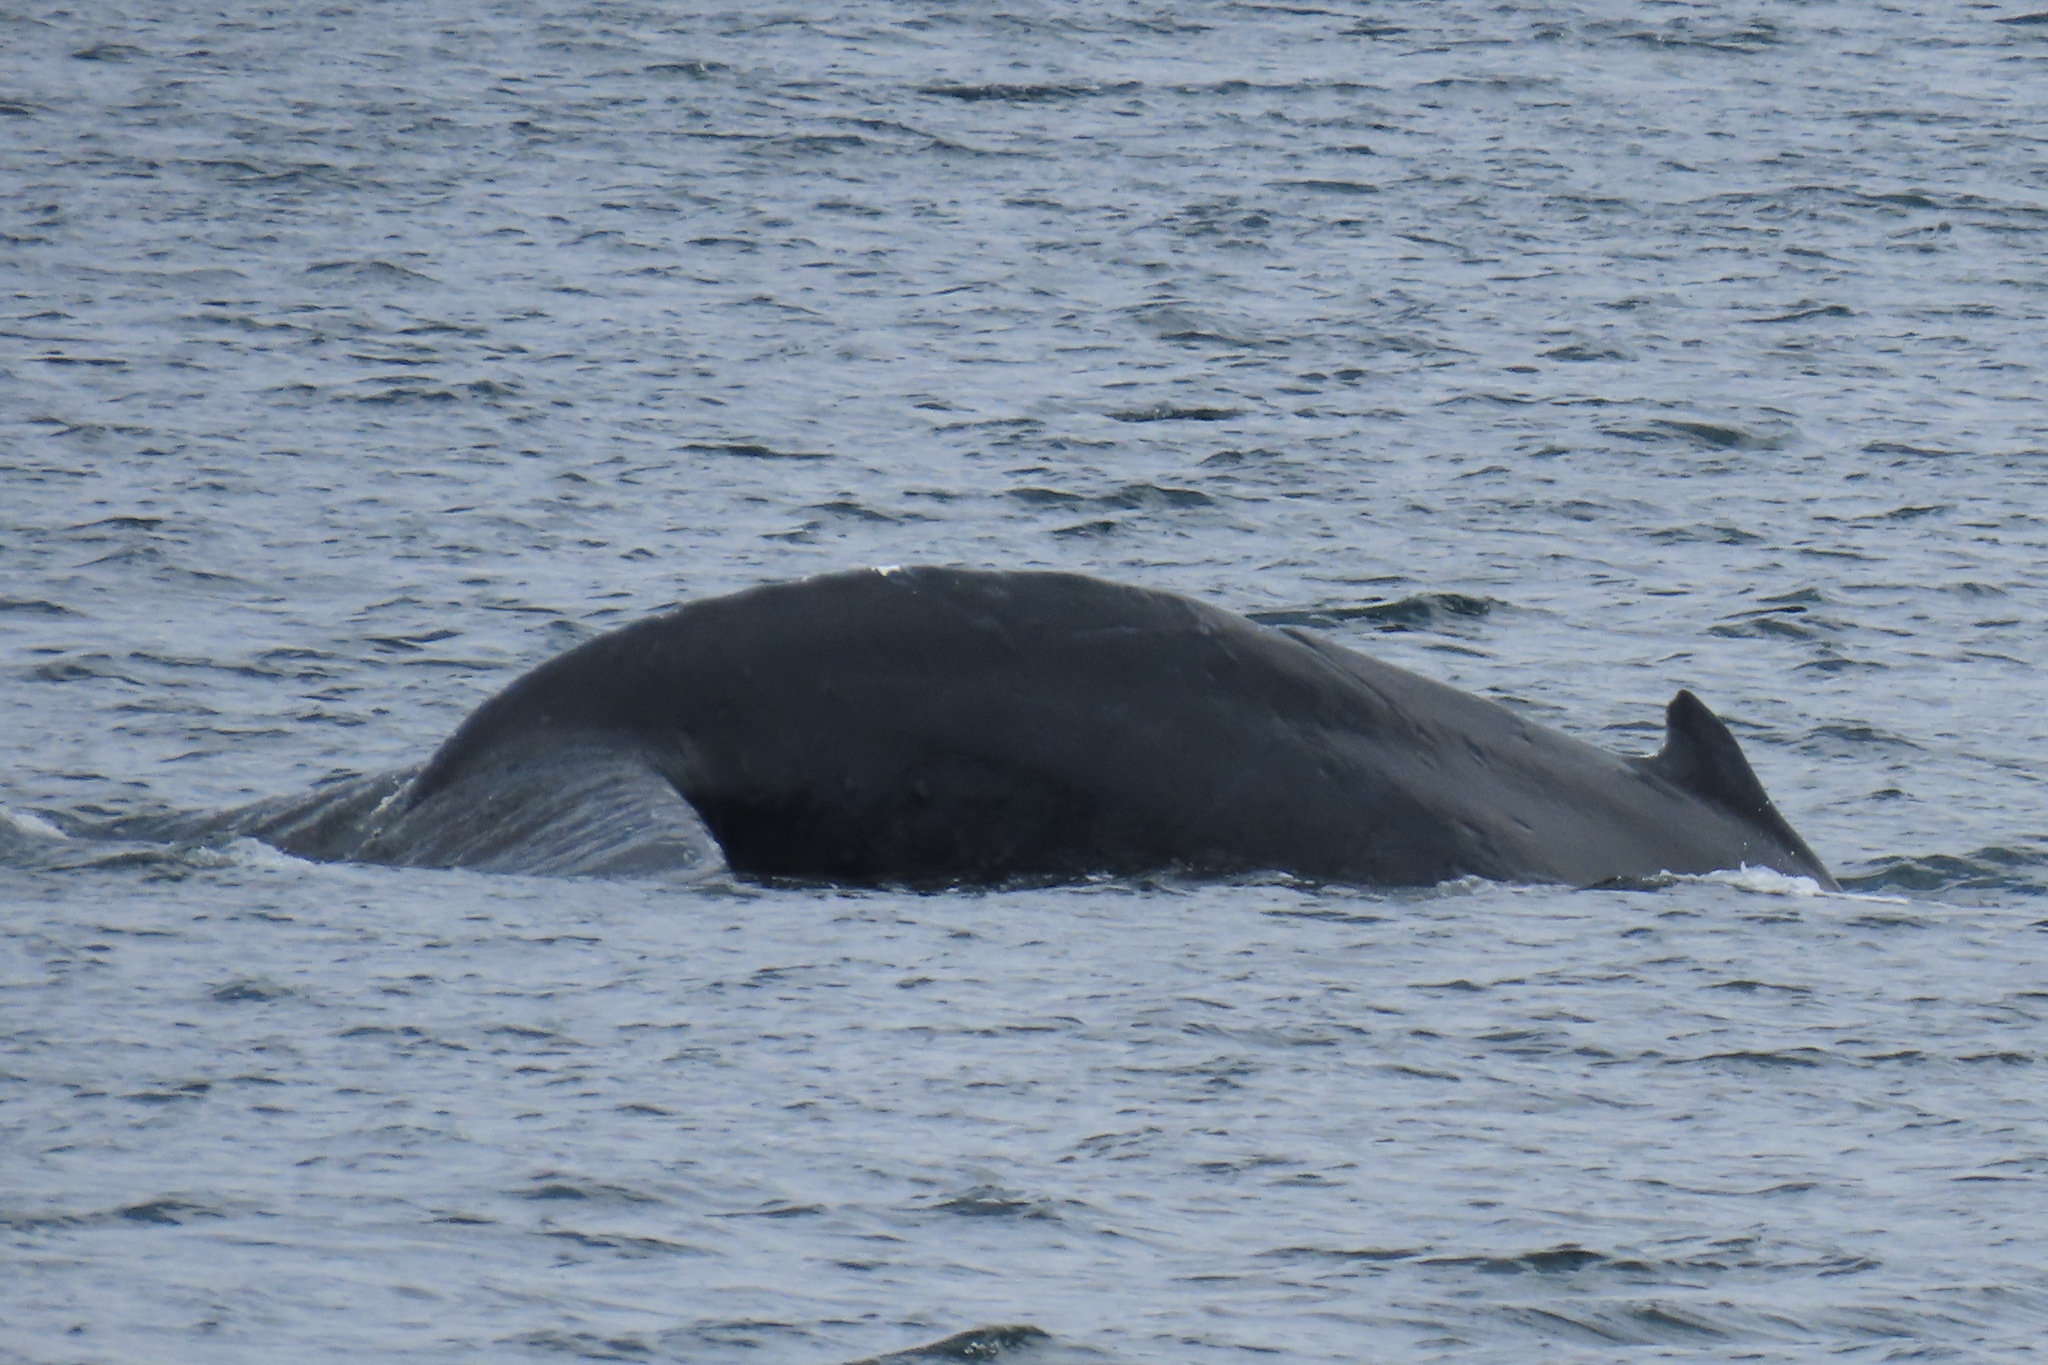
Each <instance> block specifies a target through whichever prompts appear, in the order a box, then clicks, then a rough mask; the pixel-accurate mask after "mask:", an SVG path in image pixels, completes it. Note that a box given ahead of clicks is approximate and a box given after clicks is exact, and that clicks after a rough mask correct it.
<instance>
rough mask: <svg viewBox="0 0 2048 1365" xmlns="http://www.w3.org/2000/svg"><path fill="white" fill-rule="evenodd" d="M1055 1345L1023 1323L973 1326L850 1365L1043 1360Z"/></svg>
mask: <svg viewBox="0 0 2048 1365" xmlns="http://www.w3.org/2000/svg"><path fill="white" fill-rule="evenodd" d="M1052 1345H1053V1336H1052V1334H1051V1333H1050V1332H1046V1331H1044V1330H1042V1329H1040V1328H1037V1327H1031V1326H1028V1325H1023V1324H1017V1325H1009V1324H1005V1325H1000V1326H994V1327H972V1328H969V1329H968V1330H967V1331H965V1332H955V1333H954V1334H953V1335H952V1336H950V1337H946V1338H944V1339H943V1340H940V1341H934V1342H931V1343H929V1344H927V1345H924V1346H913V1347H911V1348H910V1349H909V1350H907V1351H891V1352H889V1353H888V1354H887V1355H879V1356H863V1357H862V1358H861V1359H859V1360H856V1361H852V1362H850V1363H849V1365H941V1362H944V1361H951V1360H959V1361H979V1360H1003V1359H1007V1358H1009V1357H1012V1356H1015V1355H1019V1354H1023V1353H1026V1352H1028V1353H1030V1354H1031V1355H1032V1356H1035V1357H1039V1358H1043V1353H1044V1352H1045V1350H1046V1349H1047V1348H1049V1347H1051V1346H1052ZM1086 1354H1087V1355H1088V1356H1090V1357H1094V1356H1096V1354H1097V1353H1096V1352H1093V1351H1089V1352H1087V1353H1086Z"/></svg>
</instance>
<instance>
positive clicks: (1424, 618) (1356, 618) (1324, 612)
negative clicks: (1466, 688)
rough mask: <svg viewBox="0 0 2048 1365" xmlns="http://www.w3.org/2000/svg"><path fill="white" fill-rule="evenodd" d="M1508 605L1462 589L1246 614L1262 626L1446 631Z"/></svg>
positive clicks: (1482, 617) (1489, 614)
mask: <svg viewBox="0 0 2048 1365" xmlns="http://www.w3.org/2000/svg"><path fill="white" fill-rule="evenodd" d="M1506 605H1508V604H1507V603H1505V602H1500V601H1496V600H1495V599H1493V598H1490V597H1471V596H1468V595H1466V594H1464V593H1458V592H1422V593H1416V594H1414V595H1413V596H1410V597H1399V598H1395V599H1393V600H1392V601H1387V602H1366V603H1363V604H1360V605H1356V606H1337V607H1300V608H1283V609H1281V610H1277V611H1254V612H1247V613H1246V615H1247V616H1249V617H1250V618H1251V619H1252V620H1254V621H1257V622H1258V623H1259V624H1260V625H1262V626H1308V627H1311V628H1313V629H1317V630H1330V629H1333V628H1335V627H1338V626H1347V625H1352V624H1356V623H1361V622H1362V623H1364V624H1365V625H1368V626H1370V627H1372V628H1373V629H1374V630H1381V631H1401V630H1431V631H1443V630H1446V629H1448V628H1455V627H1457V626H1460V625H1462V624H1464V623H1466V622H1471V621H1481V620H1484V619H1485V618H1486V617H1488V616H1491V615H1492V614H1493V612H1494V610H1495V609H1496V608H1498V607H1504V606H1506Z"/></svg>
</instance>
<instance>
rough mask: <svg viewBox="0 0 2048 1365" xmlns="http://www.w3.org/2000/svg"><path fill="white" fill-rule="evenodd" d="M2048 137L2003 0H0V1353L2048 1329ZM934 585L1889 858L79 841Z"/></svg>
mask: <svg viewBox="0 0 2048 1365" xmlns="http://www.w3.org/2000/svg"><path fill="white" fill-rule="evenodd" d="M2044 92H2048V15H2044V14H2036V13H2031V12H2029V11H2028V10H2027V9H2026V8H2025V6H2024V4H2021V5H2019V6H2010V5H1999V4H1975V3H1965V4H1943V5H1933V4H1930V5H1917V6H1916V5H1912V4H1893V5H1882V6H1879V5H1864V4H1849V3H1827V2H1826V0H1813V2H1812V3H1799V4H1777V5H1763V4H1743V3H1733V2H1732V0H1731V2H1728V3H1721V2H1719V0H1700V2H1699V3H1642V4H1621V3H1600V2H1599V0H1576V2H1573V0H1557V2H1556V3H1506V4H1499V3H1488V4H1478V3H1461V2H1460V0H1446V2H1445V3H1427V4H1425V3H1366V2H1364V0H1327V2H1317V0H1300V2H1299V3H1286V4H1278V3H1276V4H1249V3H1221V2H1220V0H1209V2H1202V0H1197V2H1195V3H1184V4H1175V5H1164V4H1156V3H1151V4H1147V3H1119V2H1118V0H1107V2H1106V3H1098V4H1091V5H1079V4H1050V3H1028V2H1026V3H1016V4H1010V5H1005V6H979V5H961V4H949V3H941V2H940V0H923V3H879V2H876V3H854V4H843V5H831V4H808V3H789V4H762V5H758V6H743V7H733V8H729V9H725V10H719V11H712V10H709V9H694V8H688V7H671V6H660V5H655V4H650V3H641V2H640V0H619V2H618V3H589V4H562V3H545V2H544V0H533V2H532V3H525V2H523V0H500V2H499V3H476V4H468V5H459V6H391V5H367V4H351V3H348V2H347V0H339V2H337V3H333V4H328V5H325V6H313V5H304V6H271V7H257V6H201V5H193V4H189V3H185V2H184V0H167V2H166V3H158V4H151V5H147V6H144V5H139V4H130V5H125V6H124V5H120V4H92V5H76V6H69V7H64V6H59V5H56V4H51V3H42V4H31V5H25V6H16V7H13V8H10V9H8V10H7V11H5V12H4V13H0V804H4V806H5V808H6V811H7V814H6V815H5V817H4V818H0V1361H4V1362H8V1363H9V1365H13V1362H37V1363H38V1365H42V1363H44V1362H67V1363H68V1362H85V1361H92V1362H100V1361H142V1360H147V1361H151V1362H166V1361H191V1362H202V1361H203V1362H222V1361H251V1362H255V1361H264V1362H269V1361H275V1360H281V1359H282V1360H295V1361H296V1360H328V1359H342V1358H349V1359H373V1360H403V1361H450V1362H455V1361H462V1362H470V1361H491V1362H499V1361H504V1362H519V1361H546V1360H574V1359H604V1360H627V1361H685V1362H698V1361H702V1362H737V1361H750V1362H763V1363H764V1365H765V1363H768V1362H774V1363H777V1365H779V1363H780V1362H789V1363H790V1365H811V1363H815V1365H836V1363H837V1362H844V1361H850V1360H855V1359H864V1358H872V1357H878V1356H884V1355H889V1354H891V1353H898V1352H910V1353H911V1354H909V1355H905V1356H900V1357H898V1358H899V1359H901V1360H905V1361H908V1360H921V1361H934V1360H942V1359H956V1360H957V1359H992V1358H1001V1359H1005V1360H1016V1361H1039V1362H1051V1361H1058V1360H1085V1361H1106V1362H1153V1361H1159V1362H1167V1361H1172V1362H1186V1361H1196V1362H1202V1361H1218V1362H1221V1361H1238V1360H1248V1359H1253V1358H1257V1359H1260V1360H1278V1361H1289V1362H1291V1361H1300V1362H1309V1361H1375V1362H1379V1361H1457V1362H1481V1361H1484V1362H1503V1363H1505V1362H1525V1361H1530V1360H1545V1361H1559V1362H1564V1361H1572V1362H1580V1361H1586V1362H1591V1361H1635V1360H1651V1359H1655V1360H1752V1361H1809V1360H1829V1361H1893V1360H1909V1359H1910V1360H1944V1361H2011V1360H2016V1359H2027V1358H2033V1356H2034V1355H2036V1354H2038V1352H2039V1349H2040V1348H2039V1343H2040V1341H2041V1340H2043V1339H2044V1336H2048V1231H2044V1229H2048V1198H2044V1194H2048V1088H2044V1084H2043V1081H2044V1076H2048V1070H2044V1068H2048V811H2044V806H2048V719H2044V707H2043V704H2042V703H2043V698H2044V695H2048V693H2044V690H2043V687H2042V684H2041V681H2040V679H2041V675H2042V672H2043V668H2044V666H2048V405H2044V400H2048V350H2044V342H2043V336H2044V334H2048V325H2044V324H2048V93H2044ZM892 563H959V564H971V565H983V566H991V567H1056V568H1063V569H1073V570H1081V571H1086V572H1091V573H1096V574H1100V575H1103V576H1106V577H1110V578H1114V579H1118V580H1121V581H1127V582H1134V583H1140V584H1144V585H1147V586H1155V587H1162V588H1168V589H1172V590H1175V591H1180V592H1185V593H1189V594H1192V595H1195V596H1199V597H1201V598H1203V599H1205V600H1209V601H1213V602H1216V603H1219V604H1221V605H1224V606H1227V607H1231V608H1233V609H1236V610H1240V611H1247V612H1254V613H1261V614H1265V615H1266V616H1267V617H1268V619H1284V620H1290V621H1299V622H1305V623H1308V624H1310V625H1312V626H1314V627H1316V628H1319V629H1324V630H1327V631H1329V632H1331V633H1332V635H1333V636H1334V637H1335V638H1337V639H1340V640H1341V641H1343V642H1344V643H1346V644H1349V645H1352V646H1354V647H1357V648H1361V649H1365V650H1367V651H1369V652H1371V653H1374V654H1376V655H1378V656H1380V657H1382V658H1386V659H1388V660H1390V661H1392V662H1395V663H1398V664H1401V665H1403V666H1406V667H1410V668H1413V669H1416V670H1418V671H1421V672H1424V673H1427V674H1429V675H1431V676H1434V677H1438V678H1442V679H1444V680H1446V681H1449V682H1452V683H1455V684H1457V685H1459V686H1461V687H1465V688H1468V689H1471V690H1474V691H1477V692H1481V693H1483V694H1486V695H1489V696H1493V697H1495V698H1497V699H1499V700H1501V701H1503V702H1505V703H1507V704H1509V705H1512V706H1515V707H1517V708H1520V709H1523V710H1525V711H1526V712H1527V713H1529V714H1531V715H1533V716H1535V717H1536V718H1538V719H1540V720H1542V721H1544V722H1545V723H1548V724H1552V725H1556V726H1559V727H1562V728H1564V729H1566V730H1569V731H1571V732H1572V733H1575V734H1578V735H1581V736H1583V737H1585V738H1587V739H1590V740H1592V741H1594V742H1596V743H1601V744H1604V745H1607V746H1609V747H1612V748H1615V749H1618V750H1623V751H1633V752H1640V751H1644V750H1647V749H1649V748H1653V747H1654V746H1655V744H1656V741H1657V737H1658V729H1659V726H1660V722H1661V715H1660V708H1661V706H1662V704H1663V702H1664V701H1665V700H1666V699H1667V698H1668V697H1669V696H1670V695H1671V693H1672V692H1673V691H1674V690H1676V689H1677V688H1678V687H1681V686H1684V687H1690V688H1693V689H1694V690H1695V691H1697V692H1698V693H1699V694H1700V695H1701V696H1702V697H1703V698H1705V699H1706V700H1707V702H1708V703H1709V704H1710V705H1712V706H1713V707H1714V708H1715V709H1716V710H1717V711H1719V712H1720V713H1721V714H1723V715H1724V716H1725V717H1727V718H1728V720H1729V721H1730V723H1731V725H1732V726H1733V727H1734V728H1735V730H1736V733H1737V734H1738V735H1739V737H1740V738H1741V740H1742V742H1743V743H1744V745H1745V747H1746V748H1747V750H1748V752H1749V754H1750V757H1751V759H1752V762H1753V763H1754V765H1755V766H1756V768H1757V769H1758V771H1759V773H1760V775H1761V776H1762V777H1763V780H1764V782H1765V784H1766V785H1767V786H1768V787H1769V788H1770V790H1771V792H1772V794H1773V796H1774V797H1775V798H1776V800H1777V802H1778V805H1779V806H1780V808H1781V809H1783V810H1784V812H1785V813H1786V815H1787V816H1788V818H1789V819H1790V820H1791V822H1792V823H1793V825H1794V826H1795V827H1797V828H1798V829H1799V830H1800V831H1801V833H1803V834H1804V835H1805V836H1806V838H1807V840H1808V841H1809V842H1810V843H1811V844H1812V845H1813V846H1814V847H1815V849H1816V850H1817V851H1819V852H1820V854H1821V855H1822V856H1823V857H1824V858H1826V859H1827V860H1829V862H1830V864H1831V865H1832V866H1833V867H1834V868H1835V870H1836V871H1837V873H1838V874H1839V875H1840V876H1841V877H1842V879H1843V880H1844V883H1845V885H1846V886H1847V887H1848V888H1849V891H1848V894H1847V895H1844V896H1839V897H1837V896H1826V895H1814V894H1808V893H1809V892H1810V890H1811V888H1808V887H1801V886H1799V885H1798V884H1795V883H1789V882H1785V881H1783V880H1782V879H1776V880H1774V879H1771V878H1768V877H1764V878H1759V877H1753V876H1751V877H1745V876H1741V875H1736V876H1730V877H1721V878H1707V879H1694V880H1682V881H1677V882H1674V883H1673V884H1672V885H1670V886H1666V887H1663V888H1661V889H1657V890H1651V891H1631V892H1586V891H1574V890H1568V889H1560V888H1522V887H1506V886H1497V885H1490V884H1484V883H1472V884H1462V883H1461V884H1455V885H1450V886H1445V887H1440V888H1436V889H1434V890H1430V891H1424V892H1406V893H1398V894H1396V893H1384V892H1371V891H1364V890H1354V889H1345V888H1334V887H1318V886H1311V885H1303V884H1299V883H1294V882H1289V881H1287V880H1285V879H1278V878H1276V879H1271V880H1264V881H1251V882H1241V883H1235V884H1229V885H1206V886H1204V885H1185V884H1178V883H1175V882H1173V881H1171V880H1160V881H1157V882H1139V883H1128V882H1101V883H1096V884H1089V885H1083V886H1077V887H1069V888H1052V889H1034V890H1016V891H1003V892H988V893H976V894H968V893H956V894H944V895H910V894H901V893H891V892H862V893H851V892H837V891H832V890H830V889H821V888H802V887H786V886H764V885H757V884H752V883H748V882H745V881H730V880H726V881H718V882H714V883H713V884H710V885H703V886H684V885H675V884H667V883H663V882H661V881H659V880H653V881H624V880H615V881H605V880H595V879H543V878H519V877H490V876H483V875H476V874H466V873H456V872H427V871H417V870H407V871H400V870H390V869H377V868H363V867H346V866H315V865H309V864H304V863H299V862H295V861H293V860H290V859H287V858H284V857H282V856H281V855H276V854H273V853H269V852H268V851H266V850H264V849H262V848H261V847H259V846H254V845H247V844H243V845H236V846H233V847H230V848H227V849H224V850H208V849H195V848H182V847H145V846H133V845H131V846H121V847H119V848H109V847H93V846H89V845H84V844H79V845H78V846H76V847H72V846H70V845H64V844H59V843H55V842H53V835H52V833H51V832H50V831H49V830H48V827H47V820H48V819H49V818H50V817H51V816H62V815H65V814H98V815H120V814H130V813H144V812H149V811H156V810H167V809H175V808H209V807H220V806H226V805H229V804H233V803H236V802H240V801H244V800H248V799H252V798H254V797H258V796H263V795H268V794H272V793H278V792H290V791H295V790H301V789H304V788H306V787H309V786H311V785H313V784H316V783H319V782H323V781H329V780H334V779H336V778H338V777H342V776H346V775H351V774H357V773H367V772H375V771H379V770H383V769H387V768H394V767H400V766H404V765H406V764H409V763H413V762H417V761H418V760H419V759H421V758H422V757H424V756H425V755H426V754H427V753H428V752H429V751H430V750H431V749H432V747H433V745H434V744H435V743H436V742H438V740H439V739H440V738H441V737H442V736H443V735H444V734H445V733H446V732H447V731H448V730H449V729H450V728H452V726H453V725H454V724H455V723H456V722H457V721H458V720H459V719H460V718H461V717H462V716H463V715H464V714H465V713H466V712H467V711H468V710H469V709H470V708H471V707H472V706H474V705H475V704H476V703H477V702H478V701H480V700H481V699H482V698H484V697H485V696H487V695H489V694H490V693H491V692H492V691H494V690H495V689H497V688H498V687H500V686H502V685H504V684H505V683H506V682H508V681H509V680H510V679H511V678H513V677H514V676H516V675H517V674H518V673H519V672H520V671H521V670H523V669H524V668H527V667H529V666H531V665H533V664H534V663H537V662H538V661H540V660H542V659H544V658H546V657H548V656H550V655H551V654H553V653H555V652H557V651H559V650H560V649H562V648H564V647H565V646H567V645H569V644H572V643H575V642H577V641H579V640H582V639H585V638H588V637H589V636H591V635H592V634H594V633H596V632H598V631H601V630H603V629H606V628H608V627H610V626H612V625H616V624H619V623H623V622H625V621H628V620H632V619H635V618H637V617H639V616H641V615H644V614H647V613H649V612H652V611H655V610H658V609H660V608H661V607H663V606H665V605H668V604H670V603H673V602H677V601H683V600H688V599H691V598H694V597H699V596H703V595H708V594H712V593H716V592H721V591H727V590H731V589H735V588H739V587H744V586H747V585H750V584H754V583H760V582H766V581H774V580H781V579H788V578H793V577H798V576H801V575H804V574H808V573H814V572H819V571H825V570H832V569H840V568H845V567H850V566H855V565H863V564H892ZM30 847H33V849H34V850H35V851H36V856H34V857H32V858H27V857H16V856H12V854H14V853H18V852H19V851H20V850H22V849H25V848H30ZM53 849H54V850H55V852H52V850H53ZM963 1333H966V1334H969V1335H966V1336H961V1335H959V1334H963Z"/></svg>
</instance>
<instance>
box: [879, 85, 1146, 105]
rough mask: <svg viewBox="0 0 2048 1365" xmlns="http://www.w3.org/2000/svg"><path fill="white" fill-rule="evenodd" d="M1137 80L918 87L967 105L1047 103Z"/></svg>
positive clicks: (1108, 91)
mask: <svg viewBox="0 0 2048 1365" xmlns="http://www.w3.org/2000/svg"><path fill="white" fill-rule="evenodd" d="M1137 88H1138V84H1137V82H1136V81H1126V82H1124V83H1122V84H1120V85H1088V84H1078V83H1077V84H1045V85H927V86H923V87H921V88H920V89H919V90H918V93H919V94H921V95H941V96H944V97H945V98H947V99H954V100H960V101H962V102H964V103H968V104H981V103H985V102H988V101H996V102H999V103H1003V104H1045V103H1051V102H1057V101H1062V100H1076V99H1087V98H1090V97H1091V96H1095V95H1113V94H1118V93H1122V92H1127V91H1131V90H1136V89H1137Z"/></svg>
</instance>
